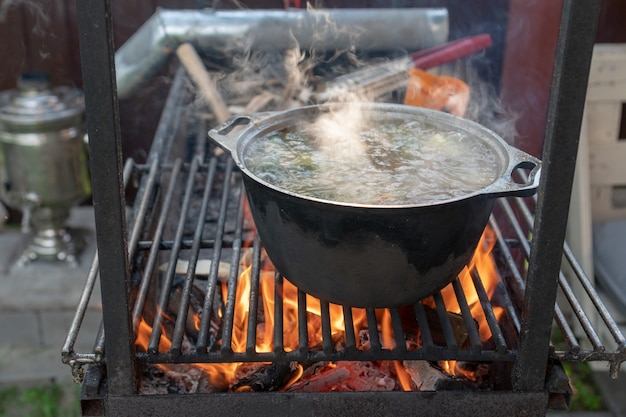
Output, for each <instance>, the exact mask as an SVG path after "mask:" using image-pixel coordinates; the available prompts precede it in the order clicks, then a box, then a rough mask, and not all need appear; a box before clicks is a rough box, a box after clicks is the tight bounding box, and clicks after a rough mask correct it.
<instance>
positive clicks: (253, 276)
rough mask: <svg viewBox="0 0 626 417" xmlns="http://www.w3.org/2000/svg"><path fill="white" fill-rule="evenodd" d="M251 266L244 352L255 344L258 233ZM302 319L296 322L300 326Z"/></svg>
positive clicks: (258, 270) (259, 251)
mask: <svg viewBox="0 0 626 417" xmlns="http://www.w3.org/2000/svg"><path fill="white" fill-rule="evenodd" d="M252 245H253V246H252V266H251V267H250V275H249V276H250V303H249V307H248V329H247V332H246V352H247V353H248V354H250V355H252V354H254V352H255V346H256V324H257V317H256V311H257V310H258V307H259V278H260V275H261V241H260V240H259V237H258V235H257V236H255V237H254V242H253V244H252ZM304 319H305V327H304V328H305V329H306V317H305V318H304ZM301 323H302V321H300V322H299V323H298V325H299V326H301V325H302V324H301Z"/></svg>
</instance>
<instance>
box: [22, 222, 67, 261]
mask: <svg viewBox="0 0 626 417" xmlns="http://www.w3.org/2000/svg"><path fill="white" fill-rule="evenodd" d="M37 260H46V261H62V262H66V263H67V264H68V265H69V266H70V267H72V268H75V267H77V266H78V248H77V242H76V240H75V238H74V237H73V236H72V234H71V233H70V232H69V231H68V230H67V229H42V230H37V231H35V233H34V234H33V235H32V236H31V237H30V238H29V241H28V243H27V245H26V247H25V249H24V250H23V252H22V254H21V255H20V257H19V258H18V260H17V265H18V266H24V265H26V264H29V263H31V262H34V261H37Z"/></svg>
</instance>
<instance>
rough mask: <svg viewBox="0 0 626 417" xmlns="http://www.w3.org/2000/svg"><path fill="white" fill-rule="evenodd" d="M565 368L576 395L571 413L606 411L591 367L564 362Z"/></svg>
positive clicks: (573, 398) (586, 364)
mask: <svg viewBox="0 0 626 417" xmlns="http://www.w3.org/2000/svg"><path fill="white" fill-rule="evenodd" d="M563 368H564V369H565V373H566V374H567V376H569V378H570V384H571V386H572V390H573V391H574V395H573V396H572V401H571V404H570V410H571V411H602V410H606V406H605V404H604V400H603V399H602V395H601V394H600V390H599V388H598V386H597V385H596V383H595V382H594V380H593V375H592V371H591V367H590V366H589V364H588V363H586V362H564V363H563Z"/></svg>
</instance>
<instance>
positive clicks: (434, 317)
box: [400, 306, 478, 349]
mask: <svg viewBox="0 0 626 417" xmlns="http://www.w3.org/2000/svg"><path fill="white" fill-rule="evenodd" d="M424 311H425V313H426V321H427V322H428V327H429V328H430V332H431V335H432V338H433V343H435V344H436V345H439V346H446V344H447V342H446V338H445V335H444V332H443V327H442V324H441V320H440V319H439V314H438V313H437V310H436V309H434V308H431V307H428V306H424ZM447 315H448V319H449V320H450V325H451V326H452V331H453V333H454V338H455V340H456V343H457V345H458V346H459V349H465V348H467V347H469V343H470V340H469V334H468V333H467V328H466V327H465V322H464V320H463V316H462V315H460V314H456V313H452V312H450V311H448V312H447ZM400 317H401V319H402V327H403V328H404V329H405V331H406V332H407V333H408V334H415V335H417V334H418V333H419V330H420V329H419V326H418V325H417V317H416V316H415V310H414V309H413V308H412V307H410V306H409V307H401V308H400ZM474 323H475V324H476V328H477V329H478V323H476V321H474Z"/></svg>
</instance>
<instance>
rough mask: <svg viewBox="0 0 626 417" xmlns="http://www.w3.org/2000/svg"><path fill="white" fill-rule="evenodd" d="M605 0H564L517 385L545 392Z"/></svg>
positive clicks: (517, 386)
mask: <svg viewBox="0 0 626 417" xmlns="http://www.w3.org/2000/svg"><path fill="white" fill-rule="evenodd" d="M599 9H600V0H587V1H577V0H564V1H563V10H562V14H561V27H560V31H559V39H558V43H557V51H556V59H555V64H554V65H555V66H554V76H553V79H552V87H551V91H550V102H549V107H548V119H547V123H546V130H545V143H544V148H543V172H542V178H541V184H540V185H539V191H538V202H537V210H536V212H535V223H534V230H533V242H532V247H531V256H530V260H529V265H528V277H527V282H526V292H525V296H524V305H523V314H522V323H521V331H520V346H519V350H518V357H517V360H516V362H515V366H514V370H513V381H512V382H513V387H514V389H516V390H521V391H541V390H543V388H544V383H545V378H546V363H547V360H548V353H549V351H548V349H549V345H550V331H551V326H552V320H549V319H547V318H551V317H552V315H553V312H554V304H555V300H556V292H557V282H558V277H559V270H560V266H561V259H562V252H563V241H564V239H565V229H566V226H567V213H568V208H569V202H570V194H571V191H572V182H573V177H574V169H575V165H576V154H577V151H578V138H579V134H580V126H581V123H582V114H583V108H584V105H585V95H586V92H587V80H588V76H589V66H590V63H591V54H592V51H593V44H594V40H595V34H596V26H597V20H598V14H599Z"/></svg>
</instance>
